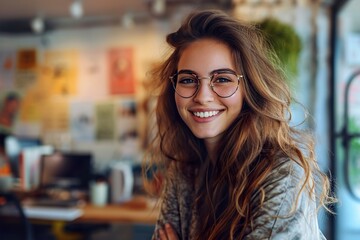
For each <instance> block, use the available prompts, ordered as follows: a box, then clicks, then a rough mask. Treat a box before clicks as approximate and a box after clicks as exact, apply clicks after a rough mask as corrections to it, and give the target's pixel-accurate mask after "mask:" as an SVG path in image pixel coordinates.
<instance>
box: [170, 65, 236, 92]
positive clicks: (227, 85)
mask: <svg viewBox="0 0 360 240" xmlns="http://www.w3.org/2000/svg"><path fill="white" fill-rule="evenodd" d="M242 77H243V75H238V74H236V72H234V71H232V70H230V69H227V70H222V71H216V72H214V73H212V74H211V75H210V76H209V77H199V76H197V75H196V74H195V73H194V72H192V71H188V70H181V71H179V72H178V73H175V74H174V75H172V76H171V77H170V80H171V82H172V85H173V87H174V89H175V92H176V93H177V94H178V95H179V96H180V97H183V98H191V97H193V96H194V95H195V94H196V93H197V92H198V90H199V86H200V82H201V81H200V80H201V79H209V80H210V84H209V86H210V88H211V89H212V90H213V91H214V92H215V93H216V95H218V96H219V97H221V98H228V97H231V96H232V95H234V93H235V92H236V91H237V89H238V87H239V82H240V78H242Z"/></svg>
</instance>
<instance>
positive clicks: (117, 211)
mask: <svg viewBox="0 0 360 240" xmlns="http://www.w3.org/2000/svg"><path fill="white" fill-rule="evenodd" d="M79 209H80V210H81V211H82V215H81V216H79V217H78V218H76V219H75V220H73V221H67V220H55V219H53V218H51V219H50V218H49V219H44V218H43V217H42V218H41V219H36V218H31V217H30V219H31V222H33V223H38V224H44V223H45V224H50V225H51V229H52V230H51V231H52V233H53V234H54V235H55V236H56V238H57V239H59V240H63V239H64V240H65V239H66V240H78V239H82V237H81V236H79V234H76V233H67V232H65V231H64V228H65V226H66V225H67V224H68V223H75V224H76V223H80V224H81V223H84V224H87V223H89V224H93V223H95V224H96V223H100V224H101V223H109V224H116V223H125V224H145V225H155V223H156V220H157V217H158V215H159V211H160V208H159V207H158V206H157V205H155V201H154V200H149V199H148V198H146V197H144V196H136V197H134V198H133V199H132V200H131V201H129V202H126V203H122V204H109V205H106V206H104V207H97V206H94V205H91V204H86V205H85V206H83V207H80V208H79Z"/></svg>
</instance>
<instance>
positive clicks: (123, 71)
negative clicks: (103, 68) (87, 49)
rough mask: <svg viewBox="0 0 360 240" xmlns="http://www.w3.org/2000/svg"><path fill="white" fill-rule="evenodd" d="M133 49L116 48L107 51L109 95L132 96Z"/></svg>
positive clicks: (133, 89) (133, 90)
mask: <svg viewBox="0 0 360 240" xmlns="http://www.w3.org/2000/svg"><path fill="white" fill-rule="evenodd" d="M133 55H134V51H133V48H130V47H129V48H118V49H110V50H109V51H108V67H109V88H110V89H109V92H110V94H113V95H115V94H134V93H135V79H134V63H133Z"/></svg>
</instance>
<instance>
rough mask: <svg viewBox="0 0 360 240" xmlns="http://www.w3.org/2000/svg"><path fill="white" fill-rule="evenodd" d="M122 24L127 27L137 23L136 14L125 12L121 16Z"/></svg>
mask: <svg viewBox="0 0 360 240" xmlns="http://www.w3.org/2000/svg"><path fill="white" fill-rule="evenodd" d="M121 24H122V25H123V26H124V27H125V28H132V27H133V26H134V25H135V22H134V16H133V15H132V14H131V13H125V14H124V15H123V16H122V18H121Z"/></svg>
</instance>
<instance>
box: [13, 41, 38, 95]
mask: <svg viewBox="0 0 360 240" xmlns="http://www.w3.org/2000/svg"><path fill="white" fill-rule="evenodd" d="M36 80H37V51H36V49H35V48H33V49H19V50H18V51H17V53H16V73H15V86H16V88H17V89H18V90H25V89H27V88H28V87H29V86H32V85H33V84H34V83H35V82H36Z"/></svg>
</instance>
